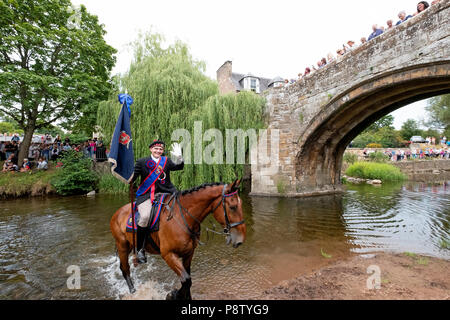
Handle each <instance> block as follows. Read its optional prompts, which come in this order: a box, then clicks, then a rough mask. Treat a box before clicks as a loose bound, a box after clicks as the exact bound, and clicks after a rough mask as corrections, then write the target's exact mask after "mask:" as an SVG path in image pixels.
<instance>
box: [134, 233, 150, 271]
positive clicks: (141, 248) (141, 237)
mask: <svg viewBox="0 0 450 320" xmlns="http://www.w3.org/2000/svg"><path fill="white" fill-rule="evenodd" d="M147 235H148V228H142V227H140V226H137V243H136V249H137V260H138V263H147V257H146V256H145V238H146V237H147Z"/></svg>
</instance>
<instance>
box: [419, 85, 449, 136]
mask: <svg viewBox="0 0 450 320" xmlns="http://www.w3.org/2000/svg"><path fill="white" fill-rule="evenodd" d="M425 110H426V111H427V112H428V115H429V121H427V122H426V123H425V124H426V125H427V126H428V127H431V128H434V129H438V130H441V131H444V135H445V136H447V137H449V136H450V94H446V95H442V96H437V97H433V98H431V99H430V100H428V104H427V106H426V107H425Z"/></svg>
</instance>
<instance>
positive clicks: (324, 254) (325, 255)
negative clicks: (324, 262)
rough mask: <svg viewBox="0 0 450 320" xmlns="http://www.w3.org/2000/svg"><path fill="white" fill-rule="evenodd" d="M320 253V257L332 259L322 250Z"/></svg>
mask: <svg viewBox="0 0 450 320" xmlns="http://www.w3.org/2000/svg"><path fill="white" fill-rule="evenodd" d="M320 253H321V254H322V256H323V257H324V258H326V259H331V257H332V255H331V254H328V253H326V252H324V251H323V249H322V248H321V249H320Z"/></svg>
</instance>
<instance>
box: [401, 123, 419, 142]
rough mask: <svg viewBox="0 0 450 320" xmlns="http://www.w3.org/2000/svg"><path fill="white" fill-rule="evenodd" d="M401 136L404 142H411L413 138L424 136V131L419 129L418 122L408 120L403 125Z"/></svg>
mask: <svg viewBox="0 0 450 320" xmlns="http://www.w3.org/2000/svg"><path fill="white" fill-rule="evenodd" d="M400 135H401V136H402V138H403V140H405V141H409V140H410V139H411V137H412V136H422V135H423V131H422V130H421V129H420V128H419V123H418V122H417V121H416V120H413V119H408V120H406V121H405V122H404V123H403V125H402V128H401V129H400Z"/></svg>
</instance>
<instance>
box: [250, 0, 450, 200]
mask: <svg viewBox="0 0 450 320" xmlns="http://www.w3.org/2000/svg"><path fill="white" fill-rule="evenodd" d="M449 17H450V2H449V1H441V2H440V3H439V4H437V5H434V6H431V7H430V8H429V9H428V10H426V11H425V12H423V13H421V14H420V15H418V16H416V17H414V18H412V19H409V20H408V21H406V22H404V23H402V24H401V25H399V26H397V27H395V28H394V29H392V30H389V31H387V32H385V33H384V34H382V35H380V36H378V37H377V38H375V39H373V40H371V41H369V42H368V43H366V44H364V45H362V46H360V47H358V48H356V49H355V50H353V51H352V52H350V53H348V54H346V55H345V56H344V57H343V59H342V60H340V61H338V62H332V63H330V64H328V65H327V66H325V67H324V68H322V69H320V70H318V71H316V72H315V73H314V74H312V75H310V76H308V77H305V78H303V79H302V80H301V81H298V82H296V83H295V84H292V85H288V86H283V87H280V88H273V89H270V90H268V91H266V92H265V93H264V95H265V97H266V101H267V104H266V119H267V125H268V129H269V131H270V130H278V132H279V136H280V141H279V151H280V152H279V159H278V162H277V163H276V167H277V168H278V170H273V168H274V163H271V164H269V165H267V166H266V167H265V166H261V165H259V166H252V193H254V194H258V195H262V194H266V195H280V194H281V195H285V196H296V195H298V194H312V193H320V192H333V191H338V190H339V189H340V186H339V185H340V169H341V165H342V155H343V153H344V151H345V149H346V147H347V146H348V144H349V143H350V142H351V141H352V140H353V139H354V138H355V137H356V136H357V135H358V134H359V133H360V132H362V131H363V130H364V129H365V128H367V127H368V126H369V125H370V124H372V123H373V122H375V121H376V120H378V119H379V118H381V117H382V116H384V115H386V114H389V113H390V112H392V111H394V110H396V109H398V108H401V107H402V106H405V105H407V104H409V103H412V102H415V101H418V100H421V99H425V98H427V97H431V96H433V95H436V94H443V93H446V92H450V36H449V35H450V22H449ZM267 167H270V168H271V170H265V169H267ZM280 191H282V192H280Z"/></svg>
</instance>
